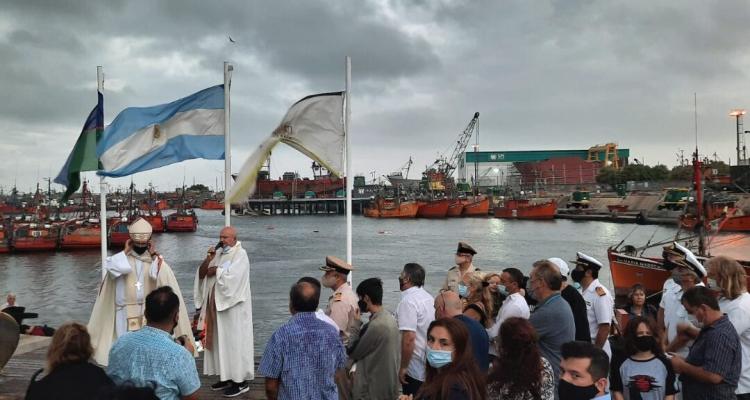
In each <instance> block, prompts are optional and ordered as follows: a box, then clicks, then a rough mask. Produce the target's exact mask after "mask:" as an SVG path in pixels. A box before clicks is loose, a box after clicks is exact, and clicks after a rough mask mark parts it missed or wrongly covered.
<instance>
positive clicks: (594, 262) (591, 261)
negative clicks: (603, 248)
mask: <svg viewBox="0 0 750 400" xmlns="http://www.w3.org/2000/svg"><path fill="white" fill-rule="evenodd" d="M576 257H577V258H578V260H583V261H585V262H586V263H588V264H589V265H591V266H598V267H599V269H601V268H603V267H604V265H603V264H602V263H600V262H599V260H597V259H596V258H594V257H591V256H588V255H586V254H583V253H581V252H580V251H579V252H577V253H576ZM578 260H576V261H578Z"/></svg>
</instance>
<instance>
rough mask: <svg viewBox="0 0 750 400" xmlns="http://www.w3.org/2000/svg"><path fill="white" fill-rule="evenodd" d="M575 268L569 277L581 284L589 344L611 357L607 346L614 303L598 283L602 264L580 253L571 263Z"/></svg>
mask: <svg viewBox="0 0 750 400" xmlns="http://www.w3.org/2000/svg"><path fill="white" fill-rule="evenodd" d="M573 262H574V263H575V264H576V268H575V269H574V270H573V271H571V273H570V277H571V278H572V279H573V281H574V282H578V283H580V284H581V295H582V296H583V300H584V301H585V302H586V316H587V317H588V320H589V332H590V334H591V342H592V343H593V344H594V345H595V346H596V347H598V348H600V349H602V350H604V352H605V353H607V357H612V350H611V348H610V345H609V327H610V325H611V324H612V317H613V316H614V306H615V301H614V299H613V298H612V295H611V294H610V293H609V290H608V289H607V288H606V287H605V286H604V285H602V284H601V282H599V270H600V269H601V268H602V263H601V262H599V261H598V260H597V259H595V258H593V257H591V256H587V255H586V254H583V253H581V252H578V253H577V254H576V260H575V261H573Z"/></svg>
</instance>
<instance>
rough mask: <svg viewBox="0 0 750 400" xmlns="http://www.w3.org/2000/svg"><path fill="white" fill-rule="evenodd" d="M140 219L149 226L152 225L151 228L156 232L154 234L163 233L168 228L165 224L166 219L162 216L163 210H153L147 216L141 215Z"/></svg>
mask: <svg viewBox="0 0 750 400" xmlns="http://www.w3.org/2000/svg"><path fill="white" fill-rule="evenodd" d="M140 217H141V218H143V219H145V220H146V221H148V223H149V224H151V228H152V229H153V230H154V233H161V232H164V231H165V230H166V226H165V224H164V217H163V216H162V215H161V210H156V211H153V210H152V211H149V212H148V213H146V214H141V215H140ZM133 220H135V219H133Z"/></svg>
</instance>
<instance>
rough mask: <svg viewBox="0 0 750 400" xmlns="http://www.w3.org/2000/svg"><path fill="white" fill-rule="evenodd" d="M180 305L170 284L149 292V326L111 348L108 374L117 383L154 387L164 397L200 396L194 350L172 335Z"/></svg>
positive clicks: (187, 399) (190, 398) (165, 399)
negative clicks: (175, 339)
mask: <svg viewBox="0 0 750 400" xmlns="http://www.w3.org/2000/svg"><path fill="white" fill-rule="evenodd" d="M179 308H180V299H179V298H178V297H177V295H176V294H175V293H174V291H172V288H171V287H169V286H162V287H160V288H158V289H156V290H154V291H152V292H151V293H149V295H148V296H146V309H145V312H144V315H145V316H146V321H147V324H146V326H144V327H143V328H141V329H139V330H137V331H135V332H128V333H126V334H124V335H123V336H121V337H120V338H119V339H117V341H116V342H115V343H114V345H112V349H111V350H110V351H109V366H108V367H107V375H109V377H110V378H112V381H114V383H115V384H117V385H122V384H130V385H134V386H136V387H152V388H153V389H154V390H155V392H156V395H157V396H159V398H160V399H161V400H172V399H183V400H194V399H197V398H198V389H200V386H201V382H200V379H199V378H198V371H197V370H196V368H195V359H193V355H192V351H189V350H188V349H186V348H185V347H183V346H181V345H179V344H177V343H176V342H175V341H174V340H173V339H172V332H174V328H175V327H176V326H177V318H178V312H179ZM186 343H189V342H186Z"/></svg>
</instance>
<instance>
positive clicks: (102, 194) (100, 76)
mask: <svg viewBox="0 0 750 400" xmlns="http://www.w3.org/2000/svg"><path fill="white" fill-rule="evenodd" d="M96 92H97V93H96V96H97V97H96V101H97V102H98V101H99V93H102V94H104V72H103V71H102V67H101V66H97V67H96ZM103 106H104V102H102V107H103ZM102 113H104V110H102ZM99 229H100V231H101V233H100V235H101V242H102V243H101V251H102V279H104V276H105V275H106V271H105V269H104V265H105V264H104V263H105V262H106V261H107V183H106V182H104V177H103V176H100V177H99Z"/></svg>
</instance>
